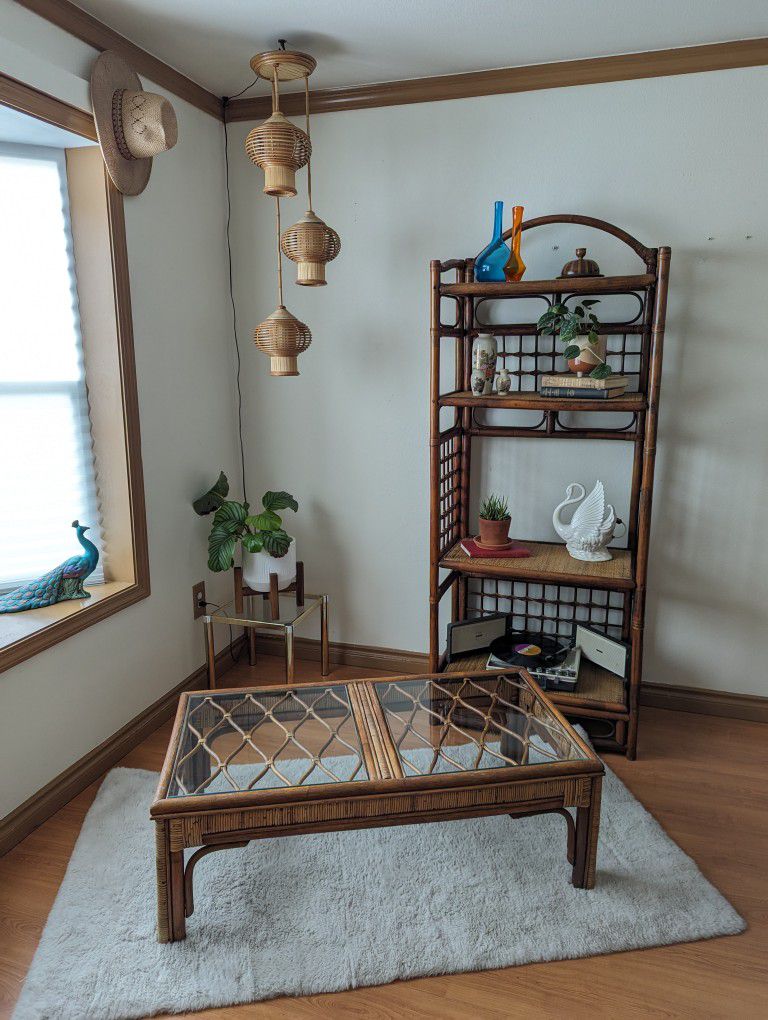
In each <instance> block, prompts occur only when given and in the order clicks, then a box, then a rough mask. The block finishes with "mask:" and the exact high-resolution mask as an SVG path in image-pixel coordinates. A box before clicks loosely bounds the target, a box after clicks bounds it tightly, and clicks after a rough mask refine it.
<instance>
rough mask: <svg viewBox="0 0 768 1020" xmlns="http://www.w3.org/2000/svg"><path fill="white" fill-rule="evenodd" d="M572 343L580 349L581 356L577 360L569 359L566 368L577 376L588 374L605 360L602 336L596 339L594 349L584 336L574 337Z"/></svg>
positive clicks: (603, 338)
mask: <svg viewBox="0 0 768 1020" xmlns="http://www.w3.org/2000/svg"><path fill="white" fill-rule="evenodd" d="M573 342H574V343H575V344H578V346H579V347H580V348H581V354H580V355H579V357H578V358H571V359H570V361H569V362H568V368H569V369H570V370H571V371H572V372H575V373H576V374H577V375H584V374H585V373H586V374H589V373H590V372H591V371H592V369H593V368H596V367H597V365H600V364H602V362H603V361H604V360H605V337H604V336H601V337H599V338H598V341H597V343H596V344H595V345H594V347H593V346H592V344H591V343H590V342H589V340H587V338H586V337H585V336H579V337H576V338H575V340H574V341H573Z"/></svg>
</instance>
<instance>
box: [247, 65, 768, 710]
mask: <svg viewBox="0 0 768 1020" xmlns="http://www.w3.org/2000/svg"><path fill="white" fill-rule="evenodd" d="M767 101H768V69H766V68H750V69H745V70H733V71H721V72H716V73H709V74H698V75H687V76H680V77H671V78H659V79H653V80H648V81H635V82H620V83H614V84H606V85H593V86H588V87H580V88H572V89H559V90H552V91H542V92H533V93H525V94H520V95H509V96H495V97H489V98H481V99H467V100H459V101H454V102H444V103H436V104H426V105H414V106H402V107H391V108H386V109H377V110H370V111H360V112H354V113H336V114H327V115H322V116H318V117H316V118H315V120H314V123H313V142H314V147H315V164H314V166H313V182H314V191H315V208H316V211H317V213H318V214H319V215H320V216H322V217H323V218H325V219H326V220H327V221H328V223H330V224H331V225H332V226H333V227H335V228H336V229H337V230H338V231H339V233H340V234H341V238H342V246H343V247H342V253H341V256H340V257H339V258H338V260H337V261H336V262H335V263H333V264H332V265H331V266H329V269H328V278H329V286H328V287H327V288H324V289H322V290H315V289H312V290H308V289H304V288H299V287H296V286H293V285H292V284H290V283H289V285H288V287H287V293H286V305H287V306H288V308H289V309H290V310H291V311H292V312H294V314H296V315H298V316H299V318H301V319H302V320H303V321H305V322H307V323H308V324H309V326H310V327H311V329H312V331H313V335H314V340H313V345H312V347H311V348H310V349H309V351H308V352H307V353H305V354H304V355H302V356H301V358H300V371H301V373H302V374H301V376H300V377H299V378H296V379H272V378H270V377H269V376H268V362H267V359H266V358H265V357H264V356H263V355H261V354H259V353H257V352H255V351H254V352H253V353H252V354H247V355H246V357H245V359H244V364H245V380H246V383H245V391H246V393H247V395H248V408H247V412H248V413H247V424H248V433H247V442H248V448H249V450H250V453H251V460H252V462H253V463H258V473H257V474H254V475H253V476H252V478H251V481H250V487H251V489H252V490H253V492H254V493H255V492H256V491H262V490H263V489H266V488H283V487H284V488H287V489H289V490H291V491H292V492H294V493H295V495H296V496H297V497H298V499H299V501H300V503H301V510H300V513H299V515H298V517H297V518H296V524H295V527H294V528H293V530H294V532H295V534H296V535H297V536H298V540H299V547H300V554H301V555H303V557H304V559H305V560H306V562H307V576H308V583H309V587H310V588H320V589H324V590H327V591H329V592H330V595H331V620H332V636H333V638H335V639H337V640H342V641H349V642H357V643H362V644H373V645H382V646H392V647H398V648H406V649H413V650H424V649H426V639H427V635H426V621H427V567H428V550H427V535H428V462H427V427H428V332H427V330H428V322H429V309H428V266H429V260H430V259H432V258H441V259H449V258H454V257H466V256H469V255H473V254H475V253H476V252H477V251H478V250H479V249H480V248H481V247H482V246H483V245H484V244H485V243H486V241H487V240H488V238H489V235H490V226H491V217H492V207H493V200H494V199H496V198H502V199H504V200H505V202H506V203H507V223H508V222H509V215H510V208H511V205H513V204H514V203H520V204H524V205H525V207H526V214H527V215H528V216H535V215H541V214H545V213H551V212H580V213H584V214H588V215H593V216H597V217H601V218H603V219H607V220H609V221H613V222H615V223H617V224H619V225H621V226H623V227H625V228H626V229H628V230H629V231H630V232H631V233H633V234H635V235H636V236H637V237H638V238H639V239H640V240H641V241H643V242H645V243H646V244H648V245H652V246H655V245H661V244H668V245H671V247H672V276H671V292H670V306H669V316H668V330H667V341H666V358H665V365H664V382H663V386H662V415H661V426H660V437H661V442H660V454H659V458H658V461H657V486H656V501H655V509H654V522H653V523H654V528H653V544H652V551H651V566H650V578H649V605H648V616H647V640H646V651H647V657H646V663H647V668H646V679H647V680H649V681H656V682H663V683H674V684H683V685H689V686H697V687H706V688H713V689H722V690H732V691H742V692H747V693H754V694H768V684H766V681H765V675H766V670H765V666H764V663H763V659H764V656H763V651H764V648H763V646H764V638H765V634H766V632H767V630H766V622H767V621H766V616H767V613H766V604H767V603H768V599H767V598H766V595H767V594H768V592H767V590H766V589H767V588H768V583H767V582H766V577H768V544H767V543H766V541H765V537H764V535H763V534H762V532H763V530H764V529H763V517H764V514H763V502H764V498H765V493H766V473H767V471H768V451H767V450H766V435H767V428H766V426H768V400H766V398H765V393H764V383H763V379H764V371H763V362H764V350H765V325H764V321H763V320H764V316H763V314H762V312H761V307H762V303H763V300H762V298H763V293H764V289H765V274H766V270H767V269H768V258H767V255H768V229H767V228H768V203H766V200H765V166H766V159H767V157H768V130H767V129H768V123H767V122H766V121H767V119H768V113H767V111H768V102H767ZM251 126H252V125H235V126H234V127H233V130H232V138H231V145H232V149H231V158H232V165H233V171H234V175H235V188H236V214H235V217H234V220H235V224H236V249H235V250H236V265H237V269H238V279H237V284H238V289H237V294H238V303H239V315H240V322H241V327H242V335H241V341H242V342H243V343H245V342H246V341H247V339H248V337H249V331H250V330H251V329H252V328H253V326H255V325H256V324H257V323H258V322H259V321H260V320H261V319H263V318H264V317H266V315H268V314H269V313H270V312H271V311H272V310H273V308H274V307H275V304H276V301H275V296H274V279H275V273H274V268H273V260H272V258H271V252H272V251H273V237H274V233H273V231H274V225H273V224H274V220H273V216H274V207H273V202H272V200H270V199H268V198H267V197H266V196H263V195H262V193H261V186H262V181H261V178H262V175H261V173H260V171H258V170H257V169H256V168H254V167H252V166H251V165H250V164H249V163H248V162H247V161H246V160H245V158H244V157H243V156H242V155H241V153H242V148H241V145H242V141H243V138H244V137H245V134H246V132H247V131H248V129H249V128H250V127H251ZM300 179H301V186H302V187H303V186H304V176H303V174H302V175H300ZM304 208H305V204H304V198H303V196H301V195H300V196H299V197H298V198H296V199H293V200H286V201H284V202H283V203H282V210H283V224H284V225H288V224H290V223H291V222H294V221H295V220H296V219H298V218H299V216H300V214H301V212H302V211H303V209H304ZM539 233H541V232H539ZM747 235H749V237H747ZM529 237H530V240H529ZM533 237H534V235H526V236H525V240H524V251H523V255H524V258H525V260H526V262H527V263H528V267H529V269H528V272H529V275H530V276H531V277H533V278H536V277H539V278H544V277H549V276H554V275H557V273H558V272H559V270H560V267H561V266H562V264H563V263H564V262H565V261H566V260H567V259H568V258H570V257H572V255H571V252H572V250H573V248H574V247H575V246H576V243H577V241H578V240H580V239H582V238H583V237H584V234H583V232H579V233H578V234H574V233H573V232H568V231H565V230H560V231H559V230H554V231H551V230H550V231H549V232H548V233H547V234H546V235H545V236H544V237H542V238H540V239H539V240H538V241H535V240H534V239H533ZM596 239H597V235H594V238H593V236H589V237H587V243H588V244H589V245H590V248H591V253H593V254H594V257H596V258H597V259H598V260H599V261H600V262H601V265H602V267H603V270H604V271H606V272H609V273H610V272H620V271H622V270H624V269H628V270H632V269H633V268H634V269H635V270H636V268H637V262H633V261H632V258H631V253H629V250H628V249H623V246H621V245H619V244H617V243H613V242H610V241H608V242H600V243H597V240H596ZM555 244H559V250H557V251H553V245H555ZM622 249H623V250H622ZM623 251H626V252H627V255H624V254H623ZM286 266H287V268H288V270H289V272H288V279H289V280H291V279H292V268H291V266H290V265H289V264H288V263H286ZM490 448H492V449H491V453H490V460H489V461H487V462H486V465H487V466H486V468H485V469H484V472H485V475H486V477H485V478H483V479H481V481H485V480H488V481H489V484H492V485H493V487H494V488H504V489H506V490H507V491H508V492H510V493H511V495H512V499H513V505H514V511H513V512H514V526H513V527H514V531H515V533H516V534H517V535H519V536H521V537H524V536H527V537H530V538H537V537H541V538H555V537H556V536H555V534H554V532H553V531H552V529H551V523H550V519H551V511H552V508H553V506H554V504H555V503H556V502H558V501H559V499H561V498H562V493H563V489H564V487H565V485H566V483H568V482H569V481H571V480H572V479H574V478H580V479H581V480H582V481H584V482H587V481H589V482H591V481H593V480H594V479H595V478H596V477H601V478H602V479H603V480H604V482H605V483H606V485H607V488H608V492H609V496H610V498H612V499H613V500H614V501H615V502H616V504H617V509H618V511H619V513H620V514H621V515H622V516H623V515H624V514H623V513H622V511H624V512H626V491H627V488H628V482H629V457H630V454H631V448H630V446H629V445H627V446H625V445H624V444H617V443H616V444H614V443H602V444H599V443H591V444H586V445H581V444H579V445H577V446H574V445H573V444H570V443H568V442H567V441H563V442H551V443H544V444H543V443H541V442H540V441H533V440H530V441H525V442H520V443H517V444H511V443H509V442H506V443H505V442H497V443H495V444H493V443H491V444H490ZM291 523H292V522H291Z"/></svg>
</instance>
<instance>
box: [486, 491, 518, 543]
mask: <svg viewBox="0 0 768 1020" xmlns="http://www.w3.org/2000/svg"><path fill="white" fill-rule="evenodd" d="M479 516H480V544H481V545H487V546H497V547H498V546H503V545H506V544H507V542H508V540H509V524H510V520H511V518H510V516H509V504H508V503H507V500H506V499H505V497H504V496H497V495H490V496H488V498H487V499H485V500H483V502H482V504H481V505H480V515H479Z"/></svg>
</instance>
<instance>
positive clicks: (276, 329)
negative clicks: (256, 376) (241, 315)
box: [253, 305, 312, 375]
mask: <svg viewBox="0 0 768 1020" xmlns="http://www.w3.org/2000/svg"><path fill="white" fill-rule="evenodd" d="M253 341H254V343H255V344H256V346H257V347H258V348H259V350H260V351H263V352H264V354H268V355H269V373H270V375H298V374H299V365H298V361H297V358H298V355H299V354H301V353H302V351H306V349H307V347H309V345H310V344H311V343H312V334H311V332H310V331H309V327H308V326H305V325H304V323H303V322H300V321H299V320H298V319H297V318H296V316H295V315H291V313H290V312H289V311H288V309H287V308H286V307H285V306H284V305H280V306H279V307H278V308H276V309H275V311H274V312H272V314H271V315H270V316H269V317H268V318H267V319H265V320H264V321H263V322H260V323H259V325H258V326H257V327H256V329H254V331H253Z"/></svg>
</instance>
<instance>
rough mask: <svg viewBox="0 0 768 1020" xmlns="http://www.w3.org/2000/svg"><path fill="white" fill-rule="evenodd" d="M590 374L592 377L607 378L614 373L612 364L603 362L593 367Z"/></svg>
mask: <svg viewBox="0 0 768 1020" xmlns="http://www.w3.org/2000/svg"><path fill="white" fill-rule="evenodd" d="M589 374H590V377H591V378H592V379H607V378H608V376H609V375H612V369H611V366H610V365H606V364H605V363H603V364H602V365H597V366H596V367H595V368H593V369H592V371H591V372H590V373H589Z"/></svg>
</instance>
